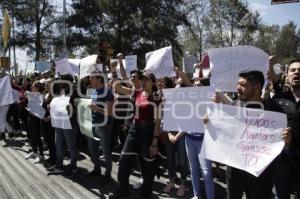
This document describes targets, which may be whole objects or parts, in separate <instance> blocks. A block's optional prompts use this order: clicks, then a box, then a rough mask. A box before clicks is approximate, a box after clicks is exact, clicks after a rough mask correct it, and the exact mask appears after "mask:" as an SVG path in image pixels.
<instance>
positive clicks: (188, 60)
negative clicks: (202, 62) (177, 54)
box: [182, 56, 197, 74]
mask: <svg viewBox="0 0 300 199" xmlns="http://www.w3.org/2000/svg"><path fill="white" fill-rule="evenodd" d="M196 63H197V57H196V56H185V57H183V62H182V65H183V66H182V69H183V70H182V71H183V72H184V73H186V74H190V73H193V72H194V64H196Z"/></svg>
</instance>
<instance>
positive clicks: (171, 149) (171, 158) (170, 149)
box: [166, 135, 188, 184]
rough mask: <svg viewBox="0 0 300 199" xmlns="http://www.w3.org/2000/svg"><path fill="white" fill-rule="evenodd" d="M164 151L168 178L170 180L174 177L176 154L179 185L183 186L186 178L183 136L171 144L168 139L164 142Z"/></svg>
mask: <svg viewBox="0 0 300 199" xmlns="http://www.w3.org/2000/svg"><path fill="white" fill-rule="evenodd" d="M166 150H167V162H168V174H169V178H170V179H172V178H174V177H176V171H175V166H176V165H175V155H176V152H177V153H178V156H179V159H178V160H179V164H180V175H181V176H180V177H181V184H185V181H186V176H187V172H188V171H187V156H186V150H185V135H183V136H181V137H180V138H179V139H178V141H177V142H176V143H175V144H173V143H171V142H170V140H169V139H168V140H167V141H166Z"/></svg>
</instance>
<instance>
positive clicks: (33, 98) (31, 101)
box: [26, 91, 46, 119]
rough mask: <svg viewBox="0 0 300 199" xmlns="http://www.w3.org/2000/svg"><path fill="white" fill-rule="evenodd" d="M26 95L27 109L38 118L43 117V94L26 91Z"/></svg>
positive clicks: (44, 112)
mask: <svg viewBox="0 0 300 199" xmlns="http://www.w3.org/2000/svg"><path fill="white" fill-rule="evenodd" d="M26 97H27V99H28V104H27V110H28V111H29V112H30V113H32V114H33V115H35V116H37V117H38V118H40V119H44V117H45V114H46V111H45V109H44V108H43V107H42V105H43V98H44V96H43V95H42V94H39V93H33V92H30V91H26Z"/></svg>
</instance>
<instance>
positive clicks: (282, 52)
mask: <svg viewBox="0 0 300 199" xmlns="http://www.w3.org/2000/svg"><path fill="white" fill-rule="evenodd" d="M296 27H297V26H296V24H295V23H294V22H292V21H291V22H289V23H287V24H286V25H284V26H283V27H282V28H281V31H280V34H279V37H278V39H277V40H276V43H275V45H276V48H275V55H276V57H277V58H278V60H279V61H281V62H283V61H284V60H285V59H288V58H293V57H296V56H297V48H298V45H299V44H300V43H299V34H298V35H297V34H296Z"/></svg>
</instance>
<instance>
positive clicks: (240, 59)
mask: <svg viewBox="0 0 300 199" xmlns="http://www.w3.org/2000/svg"><path fill="white" fill-rule="evenodd" d="M208 55H209V60H210V66H211V79H210V84H211V85H212V86H214V87H215V88H216V89H220V90H221V91H227V92H236V85H237V81H238V79H239V73H240V72H241V71H246V70H248V71H249V70H258V71H261V72H263V74H264V75H265V74H266V73H267V70H268V68H269V55H268V54H267V53H265V52H264V51H263V50H261V49H259V48H256V47H254V46H236V47H226V48H213V49H210V50H208Z"/></svg>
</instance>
